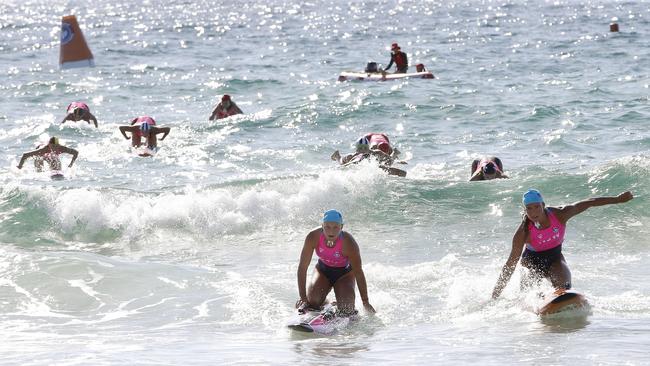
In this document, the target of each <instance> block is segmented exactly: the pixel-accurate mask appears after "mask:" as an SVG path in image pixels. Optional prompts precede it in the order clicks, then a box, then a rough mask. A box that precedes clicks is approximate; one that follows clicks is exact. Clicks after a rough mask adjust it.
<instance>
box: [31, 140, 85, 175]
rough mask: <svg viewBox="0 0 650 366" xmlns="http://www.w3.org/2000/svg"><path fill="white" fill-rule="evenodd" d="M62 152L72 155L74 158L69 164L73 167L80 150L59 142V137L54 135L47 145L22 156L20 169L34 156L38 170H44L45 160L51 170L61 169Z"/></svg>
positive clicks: (69, 166)
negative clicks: (60, 157)
mask: <svg viewBox="0 0 650 366" xmlns="http://www.w3.org/2000/svg"><path fill="white" fill-rule="evenodd" d="M62 153H64V154H70V155H72V160H71V161H70V164H69V165H68V168H71V167H72V164H74V162H75V160H77V156H79V152H78V151H77V150H75V149H72V148H69V147H66V146H63V145H61V144H59V139H58V138H57V137H52V138H50V140H49V141H48V143H47V144H46V145H44V146H39V147H38V148H37V149H36V150H34V151H30V152H26V153H24V154H23V156H22V157H21V158H20V162H19V163H18V169H22V168H23V164H25V160H27V159H28V158H30V157H34V167H35V168H36V171H38V172H42V171H43V162H46V163H48V164H49V166H50V170H58V171H60V170H61V160H60V159H59V155H60V154H62Z"/></svg>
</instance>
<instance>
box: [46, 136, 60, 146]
mask: <svg viewBox="0 0 650 366" xmlns="http://www.w3.org/2000/svg"><path fill="white" fill-rule="evenodd" d="M48 144H54V145H58V144H59V138H58V137H56V136H52V137H50V141H48Z"/></svg>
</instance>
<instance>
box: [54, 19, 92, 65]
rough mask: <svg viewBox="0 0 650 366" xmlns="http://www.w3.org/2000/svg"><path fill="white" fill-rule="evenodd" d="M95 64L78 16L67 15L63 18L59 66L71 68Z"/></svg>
mask: <svg viewBox="0 0 650 366" xmlns="http://www.w3.org/2000/svg"><path fill="white" fill-rule="evenodd" d="M92 66H95V59H94V58H93V54H92V52H90V48H88V44H87V43H86V39H85V38H84V35H83V33H81V28H79V23H77V17H75V16H74V15H66V16H64V17H63V19H62V20H61V51H60V53H59V67H60V68H61V69H69V68H73V67H92Z"/></svg>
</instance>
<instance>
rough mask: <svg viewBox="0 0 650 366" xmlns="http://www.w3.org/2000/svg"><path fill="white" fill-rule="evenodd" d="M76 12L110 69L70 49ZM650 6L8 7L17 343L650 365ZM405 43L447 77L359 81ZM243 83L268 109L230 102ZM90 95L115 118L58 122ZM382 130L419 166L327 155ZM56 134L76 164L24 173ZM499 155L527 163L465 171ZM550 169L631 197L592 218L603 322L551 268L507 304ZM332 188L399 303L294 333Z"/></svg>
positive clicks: (1, 112) (63, 357)
mask: <svg viewBox="0 0 650 366" xmlns="http://www.w3.org/2000/svg"><path fill="white" fill-rule="evenodd" d="M69 14H75V15H76V16H77V19H78V20H79V23H80V25H81V27H82V29H83V32H84V35H85V38H86V40H87V41H88V43H89V46H90V48H91V49H92V51H93V53H94V55H95V62H96V67H94V68H82V69H70V70H63V71H61V70H59V68H58V52H59V32H60V22H61V17H62V16H63V15H69ZM649 19H650V3H649V2H647V1H508V0H505V1H435V2H432V1H394V0H386V1H363V2H361V1H353V2H343V1H340V2H339V1H316V2H306V3H304V2H298V1H275V0H270V1H239V0H236V1H233V2H222V1H208V0H204V1H189V0H186V1H181V0H165V1H163V0H152V1H124V0H116V1H111V2H106V3H98V2H95V1H62V2H56V3H54V4H53V3H51V2H49V1H44V0H34V1H14V0H8V1H4V2H2V3H1V4H0V75H1V76H2V79H1V80H2V83H0V90H1V93H2V104H1V107H0V124H1V125H2V128H1V129H0V143H1V144H2V146H3V149H2V151H1V152H0V160H1V161H2V165H3V167H4V168H3V169H2V170H0V181H1V182H2V186H1V187H0V271H1V272H0V320H1V321H0V363H1V364H3V365H44V364H56V365H127V364H128V365H131V364H139V365H188V364H193V365H213V364H216V363H224V364H246V365H250V364H292V363H301V364H309V365H322V364H329V363H336V364H347V365H358V364H367V363H375V364H470V363H473V364H482V365H501V364H521V365H539V364H552V365H561V364H566V365H573V364H581V365H587V364H594V365H620V364H628V365H643V364H649V363H650V361H648V360H650V351H648V350H649V349H650V340H649V339H650V338H648V335H649V334H650V281H648V278H649V275H650V272H649V271H648V267H649V265H650V245H649V244H650V243H649V241H648V237H649V236H650V229H648V227H649V225H650V216H649V214H648V212H650V203H648V201H647V197H648V194H649V188H648V187H649V186H650V163H648V157H649V155H650V154H649V150H650V132H649V127H650V122H649V117H650V105H649V95H650V91H649V84H650V76H649V73H650V66H648V65H650V47H649V46H650V41H649V39H650V31H649V29H650V27H649V26H650V22H649ZM612 21H616V22H618V23H619V24H620V32H618V33H610V32H609V24H610V22H612ZM393 42H398V43H399V44H400V45H401V46H402V50H403V51H405V52H407V54H408V56H409V60H410V63H411V65H415V64H416V63H424V64H425V65H426V67H427V68H428V69H429V70H431V71H433V73H434V74H435V75H436V79H435V80H400V81H394V82H378V83H363V82H344V83H339V82H337V81H336V80H337V76H338V73H339V72H341V71H346V70H362V69H363V68H364V66H365V64H366V62H368V61H376V62H378V63H380V64H383V65H386V64H387V62H388V61H389V51H388V48H389V46H390V44H391V43H393ZM412 67H413V66H412ZM224 93H227V94H230V95H232V97H233V100H234V101H235V102H236V103H237V104H238V105H239V106H240V107H241V108H242V109H243V110H244V112H245V114H244V115H241V116H235V117H232V118H229V119H226V120H219V121H208V116H209V115H210V112H211V111H212V108H213V107H214V105H215V104H216V103H217V101H218V99H219V98H220V96H221V95H222V94H224ZM72 101H85V102H87V103H88V104H89V106H90V108H91V111H92V112H93V114H94V115H95V116H96V117H97V118H98V120H99V128H97V129H95V128H94V127H92V126H90V125H87V124H85V123H70V122H68V123H66V124H64V125H61V124H59V122H60V121H61V119H62V118H63V117H64V114H65V108H66V106H67V105H68V104H69V103H70V102H72ZM139 115H151V116H153V117H154V118H156V120H157V122H158V124H159V125H162V126H168V127H171V133H170V134H169V136H168V137H167V138H166V139H165V140H164V141H162V142H160V146H161V150H160V151H159V153H158V154H157V155H156V156H155V157H153V158H147V159H143V158H139V157H137V156H135V155H134V154H133V152H131V151H130V149H129V141H127V140H125V139H124V138H123V137H122V136H121V135H120V133H119V131H118V126H120V125H122V124H126V123H128V121H130V120H131V119H132V118H134V117H136V116H139ZM367 132H385V133H387V134H388V135H389V136H390V138H391V141H392V142H393V143H394V145H396V146H397V147H398V148H399V149H400V150H401V151H402V152H403V156H404V158H405V160H406V161H407V162H408V164H407V165H404V166H401V167H402V168H404V169H405V170H406V171H407V172H408V175H407V177H406V178H397V177H390V176H387V175H385V174H383V172H382V171H381V170H379V169H377V168H376V167H374V166H372V164H359V166H356V167H353V168H350V169H339V168H337V167H336V164H335V163H334V162H332V161H331V160H330V159H329V156H330V154H331V153H332V152H333V151H334V150H337V149H338V150H341V151H349V150H351V149H352V147H351V144H352V142H353V141H355V140H356V139H357V138H358V137H359V136H360V135H362V134H364V133H367ZM50 136H58V137H59V138H60V139H61V141H62V143H63V144H65V145H67V146H70V147H73V148H75V149H77V150H79V152H80V154H79V159H78V160H77V162H76V164H75V165H74V166H73V167H72V168H70V169H65V171H64V173H65V175H66V179H65V180H63V181H51V180H50V178H49V176H48V175H47V174H45V173H37V172H35V170H34V169H33V165H32V164H31V162H29V161H28V162H27V164H26V165H25V168H23V169H22V170H18V169H17V168H16V165H17V163H18V161H19V159H20V156H21V154H22V153H24V152H26V151H29V150H31V149H33V148H34V146H35V145H36V144H37V143H39V142H41V141H44V140H47V138H49V137H50ZM483 155H496V156H499V157H500V158H501V159H502V160H503V162H504V166H505V170H506V173H507V174H508V175H509V176H510V177H511V178H510V179H507V180H506V179H503V180H498V181H489V182H473V183H469V182H467V180H468V178H469V175H470V165H471V162H472V160H473V159H475V158H479V157H481V156H483ZM67 159H68V157H64V158H63V161H64V165H66V166H67V162H68V161H69V160H67ZM529 187H536V188H538V189H540V190H541V191H542V192H543V194H544V196H545V198H546V201H547V203H548V204H549V205H552V206H553V205H555V206H559V205H563V204H567V203H572V202H575V201H578V200H580V199H584V198H587V197H592V196H602V195H616V194H618V193H620V192H623V191H626V190H630V191H632V192H633V193H634V195H635V199H634V200H632V201H631V202H629V203H626V204H621V205H613V206H607V207H598V208H593V209H590V210H588V211H586V212H585V213H583V214H581V215H579V216H577V217H575V218H573V219H572V220H571V221H570V222H569V225H568V228H567V237H566V241H565V244H564V255H565V257H566V259H567V261H568V263H569V266H570V268H571V270H572V274H573V285H574V288H575V289H576V290H578V291H580V292H582V293H584V294H585V295H586V296H587V298H588V299H589V301H590V303H591V305H592V309H591V315H589V316H588V317H586V318H584V317H581V318H569V319H546V320H542V319H540V318H539V317H537V316H536V315H535V314H534V313H533V312H532V311H531V309H533V308H534V306H535V305H536V303H535V301H536V300H535V299H536V293H537V291H547V290H549V289H550V285H549V284H542V285H541V286H540V287H539V288H535V289H532V290H531V291H528V292H525V291H524V292H522V291H520V289H519V286H518V282H519V277H520V274H519V272H518V271H517V272H516V273H515V275H514V276H513V279H512V280H511V281H510V284H509V286H508V287H507V288H506V290H505V291H504V294H503V295H502V297H501V298H500V299H498V300H496V301H490V295H491V292H492V288H493V286H494V284H495V281H496V279H497V276H498V274H499V271H500V269H501V266H502V265H503V264H504V263H505V260H506V258H507V256H508V253H509V250H510V243H511V240H512V235H513V233H514V231H515V229H516V227H517V225H518V223H519V220H520V218H521V212H522V208H521V204H520V198H521V194H522V193H523V192H524V191H525V190H526V189H528V188H529ZM329 208H337V209H339V210H340V211H342V213H343V215H344V218H345V229H346V230H347V231H349V232H350V233H351V234H352V235H353V236H354V237H355V238H356V240H357V242H358V243H359V245H360V248H361V253H362V258H363V264H364V272H365V274H366V278H367V280H368V287H369V297H370V302H371V303H372V304H373V306H374V307H375V308H376V309H377V313H376V315H374V316H372V315H368V314H365V313H363V312H362V316H361V319H360V321H359V322H357V323H356V324H354V325H352V326H351V327H349V328H346V329H343V330H341V331H340V332H338V333H337V334H335V335H332V336H327V337H325V336H305V335H303V334H296V333H292V332H290V331H288V330H287V328H286V327H285V322H286V320H287V318H288V317H289V316H290V315H291V314H292V311H293V304H294V303H295V301H296V300H297V298H298V291H297V286H296V270H297V265H298V257H299V254H300V250H301V247H302V244H303V240H304V237H305V235H306V234H307V232H308V231H309V230H310V229H312V228H314V227H316V226H317V225H318V224H319V222H318V220H319V217H320V215H321V214H322V212H323V211H324V210H325V209H329ZM310 271H311V270H310ZM357 303H358V304H357V305H360V301H359V299H358V298H357Z"/></svg>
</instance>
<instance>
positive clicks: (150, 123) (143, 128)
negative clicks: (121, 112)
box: [120, 116, 170, 150]
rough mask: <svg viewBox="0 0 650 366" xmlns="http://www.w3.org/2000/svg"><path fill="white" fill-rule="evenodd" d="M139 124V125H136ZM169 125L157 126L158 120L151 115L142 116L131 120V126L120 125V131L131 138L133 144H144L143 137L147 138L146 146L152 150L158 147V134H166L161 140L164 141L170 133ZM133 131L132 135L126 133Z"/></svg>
mask: <svg viewBox="0 0 650 366" xmlns="http://www.w3.org/2000/svg"><path fill="white" fill-rule="evenodd" d="M135 124H138V125H137V126H134V125H135ZM169 131H170V128H169V127H157V126H156V121H155V120H154V119H153V118H151V117H149V116H141V117H137V118H134V119H133V120H131V125H130V126H120V132H121V133H122V136H124V138H125V139H127V140H128V139H131V146H133V147H140V146H142V138H145V140H146V143H147V145H146V147H147V148H148V149H151V150H155V149H156V148H157V147H158V138H157V137H156V135H158V134H161V133H162V134H164V135H163V136H162V137H161V138H160V141H163V140H164V139H165V137H167V135H168V134H169ZM127 132H131V137H129V136H127V135H126V133H127Z"/></svg>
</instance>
